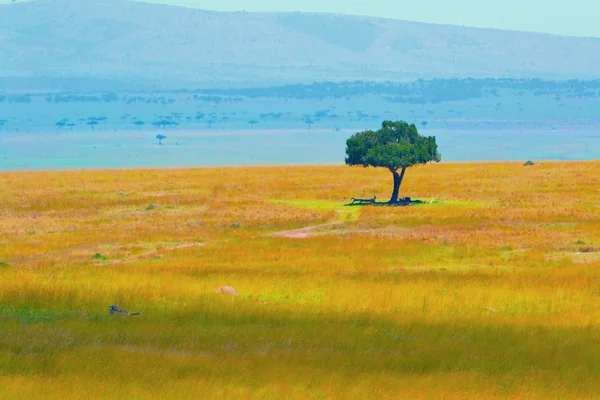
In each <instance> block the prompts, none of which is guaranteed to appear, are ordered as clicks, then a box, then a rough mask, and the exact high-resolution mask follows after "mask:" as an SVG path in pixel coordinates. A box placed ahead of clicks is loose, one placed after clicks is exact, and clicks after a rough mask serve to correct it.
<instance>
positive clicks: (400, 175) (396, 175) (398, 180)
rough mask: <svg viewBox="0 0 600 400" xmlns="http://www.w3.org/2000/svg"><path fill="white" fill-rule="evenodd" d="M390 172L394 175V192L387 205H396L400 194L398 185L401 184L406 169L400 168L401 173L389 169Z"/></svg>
mask: <svg viewBox="0 0 600 400" xmlns="http://www.w3.org/2000/svg"><path fill="white" fill-rule="evenodd" d="M390 171H391V172H392V174H393V175H394V191H393V192H392V197H391V198H390V201H389V202H388V203H389V204H396V203H397V202H398V195H399V194H400V185H401V184H402V180H403V179H404V174H405V173H406V167H405V168H402V172H401V173H398V170H396V169H393V168H390Z"/></svg>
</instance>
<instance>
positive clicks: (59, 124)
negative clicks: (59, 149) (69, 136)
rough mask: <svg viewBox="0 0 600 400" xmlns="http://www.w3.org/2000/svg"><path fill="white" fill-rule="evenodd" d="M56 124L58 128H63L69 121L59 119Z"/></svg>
mask: <svg viewBox="0 0 600 400" xmlns="http://www.w3.org/2000/svg"><path fill="white" fill-rule="evenodd" d="M55 125H56V127H57V128H58V130H61V129H62V128H64V127H65V125H67V123H66V122H64V121H58V122H57V123H56V124H55Z"/></svg>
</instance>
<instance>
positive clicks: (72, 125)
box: [67, 122, 76, 132]
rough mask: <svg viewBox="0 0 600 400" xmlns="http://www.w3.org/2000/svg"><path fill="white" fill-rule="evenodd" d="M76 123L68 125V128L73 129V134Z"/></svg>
mask: <svg viewBox="0 0 600 400" xmlns="http://www.w3.org/2000/svg"><path fill="white" fill-rule="evenodd" d="M75 125H76V124H75V123H73V122H71V123H69V124H67V126H68V127H69V128H70V129H71V132H73V128H74V127H75Z"/></svg>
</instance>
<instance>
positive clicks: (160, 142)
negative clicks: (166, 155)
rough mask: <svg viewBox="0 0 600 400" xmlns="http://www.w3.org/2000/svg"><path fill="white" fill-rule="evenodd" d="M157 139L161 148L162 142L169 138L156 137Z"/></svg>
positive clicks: (163, 136)
mask: <svg viewBox="0 0 600 400" xmlns="http://www.w3.org/2000/svg"><path fill="white" fill-rule="evenodd" d="M156 138H157V139H158V145H159V146H160V145H162V141H163V140H164V139H166V138H167V137H166V136H165V135H156Z"/></svg>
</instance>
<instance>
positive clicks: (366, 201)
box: [350, 195, 377, 205]
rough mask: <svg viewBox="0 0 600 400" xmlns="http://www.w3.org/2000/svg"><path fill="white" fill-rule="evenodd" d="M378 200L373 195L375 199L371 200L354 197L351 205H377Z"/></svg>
mask: <svg viewBox="0 0 600 400" xmlns="http://www.w3.org/2000/svg"><path fill="white" fill-rule="evenodd" d="M376 199H377V197H376V196H375V195H373V197H372V198H370V199H359V198H357V197H353V198H352V203H350V205H353V204H375V200H376Z"/></svg>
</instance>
